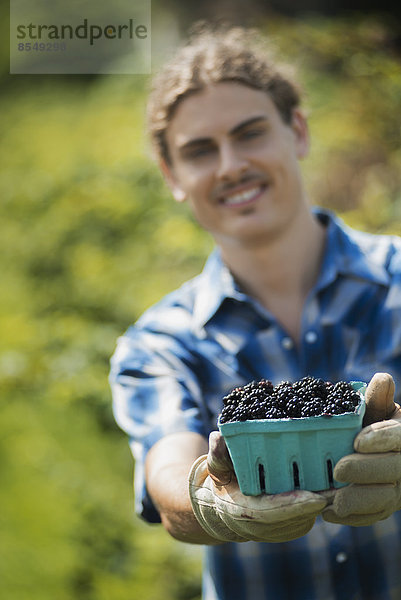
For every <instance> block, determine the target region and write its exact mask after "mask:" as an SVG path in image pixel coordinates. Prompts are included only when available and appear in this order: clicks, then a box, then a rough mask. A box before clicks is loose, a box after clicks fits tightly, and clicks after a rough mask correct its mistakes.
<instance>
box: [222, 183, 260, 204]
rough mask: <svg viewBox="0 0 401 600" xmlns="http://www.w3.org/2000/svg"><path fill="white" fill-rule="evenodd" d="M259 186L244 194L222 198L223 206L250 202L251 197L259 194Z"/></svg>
mask: <svg viewBox="0 0 401 600" xmlns="http://www.w3.org/2000/svg"><path fill="white" fill-rule="evenodd" d="M261 189H262V188H261V186H259V187H257V188H252V189H251V190H247V191H246V192H241V193H240V194H234V195H233V196H226V197H225V198H224V204H230V205H232V204H241V202H246V201H247V200H250V199H251V198H252V197H253V196H256V195H257V194H259V192H260V190H261Z"/></svg>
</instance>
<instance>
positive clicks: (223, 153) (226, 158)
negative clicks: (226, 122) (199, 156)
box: [217, 143, 248, 179]
mask: <svg viewBox="0 0 401 600" xmlns="http://www.w3.org/2000/svg"><path fill="white" fill-rule="evenodd" d="M247 167H248V162H247V160H246V159H245V158H244V156H242V155H241V154H240V153H239V152H238V151H237V150H236V149H235V148H234V147H233V145H232V144H230V143H227V144H222V145H221V147H220V152H219V166H218V173H217V174H218V177H219V178H221V179H235V178H237V177H238V175H242V174H243V173H244V171H246V169H247Z"/></svg>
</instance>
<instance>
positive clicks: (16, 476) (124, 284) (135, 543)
mask: <svg viewBox="0 0 401 600" xmlns="http://www.w3.org/2000/svg"><path fill="white" fill-rule="evenodd" d="M347 5H348V8H346V7H345V2H343V3H341V2H339V3H336V6H335V8H333V3H332V2H327V3H326V2H319V1H318V0H315V1H314V2H313V0H312V1H310V2H309V3H308V2H297V3H296V7H294V6H293V3H292V2H291V0H286V1H281V2H280V1H279V0H276V1H270V2H268V1H266V2H265V1H263V0H248V1H247V2H246V3H241V2H240V1H239V0H237V1H230V2H228V1H221V2H217V3H216V1H213V2H212V1H207V2H202V3H200V2H195V1H188V0H187V1H186V2H185V3H180V2H178V0H167V1H164V2H162V1H161V0H159V1H157V0H153V2H152V46H153V50H152V60H153V68H154V69H157V67H158V65H159V64H160V62H161V61H162V59H163V58H164V57H166V56H168V55H170V54H171V52H172V51H173V49H174V47H175V46H176V44H177V43H178V42H179V41H180V39H181V38H182V36H183V35H185V32H186V30H187V28H188V26H190V25H191V23H192V22H193V21H194V20H197V19H200V18H203V19H207V20H209V19H213V20H214V19H215V18H219V19H224V18H229V19H230V20H231V22H233V23H242V24H247V25H251V26H253V25H257V26H258V27H260V28H261V29H262V30H263V31H264V32H265V33H266V35H268V36H270V37H271V38H272V39H273V40H274V42H275V43H276V44H277V46H278V48H279V49H280V52H281V53H282V55H283V57H284V58H285V59H288V60H289V61H290V62H292V63H293V64H294V65H295V66H296V68H297V69H298V70H299V73H300V79H301V81H302V82H303V83H304V87H305V89H306V90H307V95H306V103H305V106H306V108H307V110H308V113H309V119H310V128H311V135H312V151H311V156H310V158H309V159H308V160H306V161H305V162H304V165H303V167H304V172H305V177H306V181H307V185H308V188H309V193H310V197H311V201H312V203H313V204H318V205H321V206H325V207H329V208H332V209H334V210H335V211H337V212H338V213H339V214H340V216H342V217H343V218H344V219H345V221H346V222H347V223H349V224H350V225H352V226H356V227H361V228H364V229H366V230H369V231H377V232H391V233H395V234H401V168H400V167H401V146H400V137H401V136H400V134H401V124H400V123H401V122H400V103H401V69H400V60H401V28H400V15H399V14H398V13H396V12H394V9H392V10H390V9H387V8H386V5H385V3H383V2H380V3H379V2H370V3H369V2H364V3H363V8H362V7H361V6H358V5H357V4H356V5H353V8H352V9H351V8H350V6H349V2H347ZM0 17H1V18H0V22H1V36H0V48H1V64H0V77H1V98H0V103H1V110H0V131H1V146H0V200H1V202H0V211H1V214H0V223H1V235H0V265H1V267H0V273H1V294H0V330H1V338H0V386H1V399H0V402H1V408H0V418H1V434H0V507H1V510H0V539H1V544H0V582H1V583H0V587H1V597H2V598H4V599H6V600H28V599H29V600H55V599H57V600H72V599H74V600H133V599H141V600H199V598H200V586H201V579H200V577H201V550H200V549H199V548H197V547H192V546H187V545H184V544H180V543H179V542H175V541H174V540H172V539H170V538H168V536H167V534H165V533H164V531H163V530H162V529H161V527H159V526H149V525H147V524H145V523H143V522H141V521H140V520H139V519H138V518H137V517H136V516H135V515H134V511H133V493H132V476H133V469H134V465H133V461H132V458H131V455H130V452H129V448H128V443H127V439H126V437H125V435H124V434H123V433H122V432H121V431H120V430H119V429H118V428H117V426H116V425H115V423H114V420H113V415H112V410H111V394H110V391H109V387H108V381H107V377H108V369H109V358H110V356H111V354H112V353H113V351H114V347H115V342H116V338H117V337H118V336H119V335H120V334H121V333H123V332H124V331H125V329H126V328H127V327H128V326H129V325H130V324H131V323H132V322H133V321H135V320H136V318H137V317H138V316H139V315H140V314H141V312H142V311H144V310H145V309H146V308H147V307H148V306H149V305H150V304H152V303H154V302H156V301H157V300H158V299H159V298H160V297H162V296H163V295H164V294H166V293H167V292H169V291H171V290H172V289H174V288H176V287H177V286H178V285H179V284H180V283H182V282H183V281H184V280H186V279H188V278H190V277H192V276H194V275H196V274H197V273H198V272H199V270H200V269H201V268H202V266H203V263H204V261H205V259H206V256H207V255H208V253H209V251H210V250H211V248H212V243H211V241H210V239H209V237H208V236H207V235H206V234H205V233H203V232H202V231H200V230H199V229H198V227H197V226H196V224H195V223H194V222H193V220H192V218H191V216H190V215H189V213H188V212H187V211H186V209H185V208H183V207H182V206H178V205H176V203H174V201H173V200H172V199H171V197H170V194H169V193H168V191H167V189H166V188H165V186H164V183H163V181H162V179H161V176H160V175H159V173H158V171H157V168H156V167H155V165H154V164H153V163H152V161H151V159H150V152H149V145H148V142H147V140H146V134H145V130H144V112H145V102H146V95H147V90H148V85H149V80H148V77H147V76H139V75H138V76H135V75H134V76H118V75H108V76H95V75H93V76H91V75H89V76H85V75H77V76H73V75H70V76H61V75H60V76H58V75H47V76H40V75H36V76H35V75H32V76H28V75H9V74H8V71H9V62H8V61H9V58H8V44H9V38H8V35H9V32H8V30H7V28H8V11H7V7H5V6H4V5H3V7H2V8H1V9H0Z"/></svg>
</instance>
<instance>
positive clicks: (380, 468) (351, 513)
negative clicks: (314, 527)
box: [323, 373, 401, 526]
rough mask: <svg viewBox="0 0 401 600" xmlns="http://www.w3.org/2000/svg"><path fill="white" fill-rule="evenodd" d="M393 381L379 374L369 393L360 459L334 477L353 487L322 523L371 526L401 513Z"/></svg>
mask: <svg viewBox="0 0 401 600" xmlns="http://www.w3.org/2000/svg"><path fill="white" fill-rule="evenodd" d="M394 387H395V386H394V381H393V378H392V377H391V375H389V374H388V373H376V374H375V375H374V376H373V378H372V379H371V381H370V382H369V385H368V387H367V389H366V394H365V397H366V413H365V418H364V427H363V429H362V430H361V432H360V433H359V434H358V435H357V436H356V438H355V441H354V449H355V454H349V455H348V456H344V457H343V458H342V459H341V460H339V461H338V463H337V464H336V466H335V468H334V477H335V479H337V480H338V481H341V482H344V483H349V484H350V485H348V486H346V487H343V488H339V489H338V490H336V492H335V494H334V497H333V503H332V505H330V506H328V507H327V508H326V509H325V510H324V511H323V518H324V519H325V520H326V521H329V522H331V523H342V524H344V525H353V526H360V525H371V524H372V523H375V522H376V521H379V520H382V519H386V518H387V517H388V516H390V515H391V514H392V513H393V512H395V511H396V510H400V509H401V410H400V407H399V405H398V404H395V403H394Z"/></svg>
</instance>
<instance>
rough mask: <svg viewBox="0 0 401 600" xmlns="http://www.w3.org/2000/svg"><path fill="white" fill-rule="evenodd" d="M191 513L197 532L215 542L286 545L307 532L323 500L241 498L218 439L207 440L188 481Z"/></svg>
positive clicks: (304, 494) (301, 495)
mask: <svg viewBox="0 0 401 600" xmlns="http://www.w3.org/2000/svg"><path fill="white" fill-rule="evenodd" d="M189 494H190V498H191V503H192V509H193V511H194V514H195V516H196V518H197V520H198V521H199V523H200V525H201V526H202V527H203V529H204V530H205V531H206V532H207V533H208V534H209V535H211V536H212V537H214V538H215V539H217V540H219V541H221V542H247V541H250V540H253V541H257V542H286V541H289V540H293V539H295V538H298V537H301V536H303V535H305V534H306V533H308V531H309V530H310V529H311V528H312V527H313V524H314V522H315V518H316V516H317V515H318V514H320V513H321V512H322V510H323V508H324V507H325V506H326V505H327V500H326V499H325V498H324V497H323V496H320V495H319V494H315V493H313V492H308V491H304V490H298V491H294V492H287V493H284V494H275V495H266V494H261V495H259V496H245V495H244V494H242V493H241V491H240V489H239V486H238V482H237V479H236V477H235V474H234V469H233V465H232V462H231V459H230V457H229V454H228V450H227V447H226V445H225V442H224V439H223V437H222V436H221V434H220V433H219V432H218V431H214V432H212V433H211V434H210V437H209V454H208V455H204V456H201V457H200V458H198V459H197V460H196V461H195V463H194V464H193V466H192V469H191V472H190V475H189Z"/></svg>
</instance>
